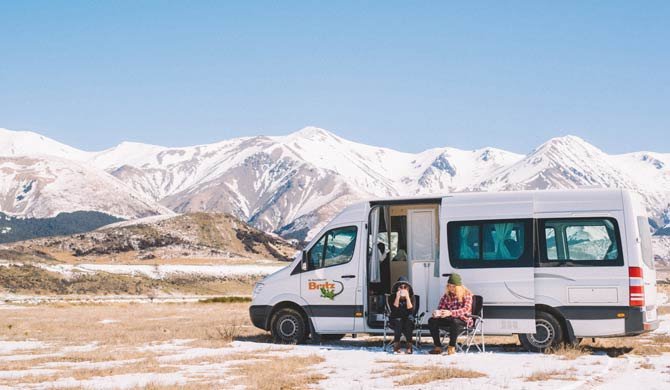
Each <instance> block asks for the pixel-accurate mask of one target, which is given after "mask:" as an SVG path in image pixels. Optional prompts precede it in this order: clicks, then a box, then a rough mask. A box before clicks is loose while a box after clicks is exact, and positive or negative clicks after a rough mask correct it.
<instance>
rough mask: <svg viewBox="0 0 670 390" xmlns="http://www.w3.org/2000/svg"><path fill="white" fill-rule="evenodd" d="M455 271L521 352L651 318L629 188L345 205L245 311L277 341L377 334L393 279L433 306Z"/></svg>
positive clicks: (644, 226)
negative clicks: (402, 280)
mask: <svg viewBox="0 0 670 390" xmlns="http://www.w3.org/2000/svg"><path fill="white" fill-rule="evenodd" d="M454 272H457V273H459V274H460V275H461V276H462V278H463V283H464V284H465V285H466V286H467V287H468V288H469V289H470V290H472V291H473V292H474V293H475V294H477V295H481V296H482V297H483V299H484V316H485V318H486V321H485V323H484V333H485V334H487V335H510V334H518V335H519V338H520V339H521V342H522V343H523V344H524V346H525V347H526V348H527V349H529V350H534V351H541V350H544V349H546V348H548V347H550V346H553V345H557V344H558V343H560V342H562V341H570V342H574V341H575V340H578V339H579V338H582V337H606V336H630V335H637V334H640V333H643V332H646V331H649V330H653V329H656V328H657V327H658V320H657V313H656V307H657V306H656V272H655V270H654V260H653V255H652V250H651V237H650V229H649V224H648V220H647V213H646V211H645V209H644V207H643V205H642V203H641V202H640V201H639V200H638V198H637V196H636V195H635V194H634V193H631V192H629V191H626V190H556V191H554V190H551V191H550V190H547V191H521V192H501V193H457V194H451V195H447V196H443V197H431V198H426V197H423V198H411V199H386V200H373V201H368V202H364V203H359V204H356V205H353V206H350V207H348V208H346V209H345V210H343V211H342V212H341V213H340V214H339V215H337V216H336V217H335V218H334V219H333V220H332V221H330V223H328V225H327V226H326V227H324V228H323V229H322V230H321V232H319V234H317V235H316V236H315V238H314V239H313V240H312V241H311V242H310V243H309V245H307V247H306V248H305V250H304V251H302V253H301V255H299V256H298V257H297V258H296V259H295V261H294V262H293V263H292V264H291V265H289V266H288V267H286V268H284V269H282V270H280V271H278V272H276V273H274V274H272V275H270V276H268V277H266V278H265V279H263V280H262V281H261V282H259V283H258V284H257V285H256V286H255V288H254V293H253V302H252V305H251V307H250V309H249V311H250V316H251V320H252V322H253V324H254V325H255V326H257V327H259V328H262V329H265V330H270V331H271V332H272V335H273V337H274V338H275V340H277V341H278V342H297V343H300V342H303V341H305V340H306V338H307V337H308V336H309V335H310V334H312V335H313V336H316V335H320V336H321V337H322V338H339V337H342V335H343V334H345V333H352V334H356V333H373V334H374V333H380V332H382V331H383V304H382V302H383V299H384V294H386V293H388V292H389V289H390V286H391V285H392V283H393V282H394V281H395V280H396V279H397V278H398V277H400V276H407V277H408V278H409V279H410V281H411V283H412V285H413V287H414V291H415V294H417V295H419V296H420V297H421V303H420V306H421V307H420V310H421V311H423V312H426V313H430V312H431V311H432V310H434V309H435V308H436V307H437V304H438V301H439V299H440V296H441V295H442V293H443V291H444V289H445V284H446V282H447V279H448V277H449V275H450V274H451V273H454ZM428 317H429V315H426V316H425V317H424V322H427V320H428Z"/></svg>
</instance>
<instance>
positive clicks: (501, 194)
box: [363, 188, 628, 203]
mask: <svg viewBox="0 0 670 390" xmlns="http://www.w3.org/2000/svg"><path fill="white" fill-rule="evenodd" d="M622 191H628V190H626V189H619V188H614V189H612V188H587V189H585V188H576V189H561V190H558V189H557V190H518V191H495V192H493V191H492V192H485V191H471V192H451V193H447V194H433V195H416V196H399V197H392V198H371V199H368V200H367V201H365V202H363V203H368V202H369V203H385V202H404V201H413V200H417V201H423V202H425V201H436V202H437V201H439V200H440V199H443V198H458V199H481V198H486V199H487V200H490V201H495V200H497V199H500V200H508V199H510V198H514V197H519V198H530V197H533V198H534V199H536V200H545V199H553V198H557V197H560V198H561V199H570V198H573V199H577V198H579V199H583V198H584V197H586V196H591V197H596V198H599V199H602V198H609V199H616V198H619V199H620V198H621V193H622Z"/></svg>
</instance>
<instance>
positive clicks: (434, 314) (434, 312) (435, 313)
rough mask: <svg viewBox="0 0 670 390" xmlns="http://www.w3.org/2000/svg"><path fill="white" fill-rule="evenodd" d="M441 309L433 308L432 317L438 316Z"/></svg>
mask: <svg viewBox="0 0 670 390" xmlns="http://www.w3.org/2000/svg"><path fill="white" fill-rule="evenodd" d="M441 311H442V310H433V318H440V312H441Z"/></svg>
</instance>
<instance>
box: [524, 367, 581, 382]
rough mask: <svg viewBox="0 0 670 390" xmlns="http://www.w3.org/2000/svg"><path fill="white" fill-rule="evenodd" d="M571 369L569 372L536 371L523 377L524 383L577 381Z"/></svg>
mask: <svg viewBox="0 0 670 390" xmlns="http://www.w3.org/2000/svg"><path fill="white" fill-rule="evenodd" d="M571 372H574V370H573V369H571V370H562V371H559V370H551V371H536V372H534V373H532V374H530V375H529V376H527V377H525V378H524V380H525V381H526V382H544V381H549V380H560V381H574V380H577V378H576V377H575V375H574V374H571Z"/></svg>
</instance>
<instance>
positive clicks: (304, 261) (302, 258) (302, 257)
mask: <svg viewBox="0 0 670 390" xmlns="http://www.w3.org/2000/svg"><path fill="white" fill-rule="evenodd" d="M300 269H301V270H303V271H307V252H305V251H302V253H301V254H300Z"/></svg>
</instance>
